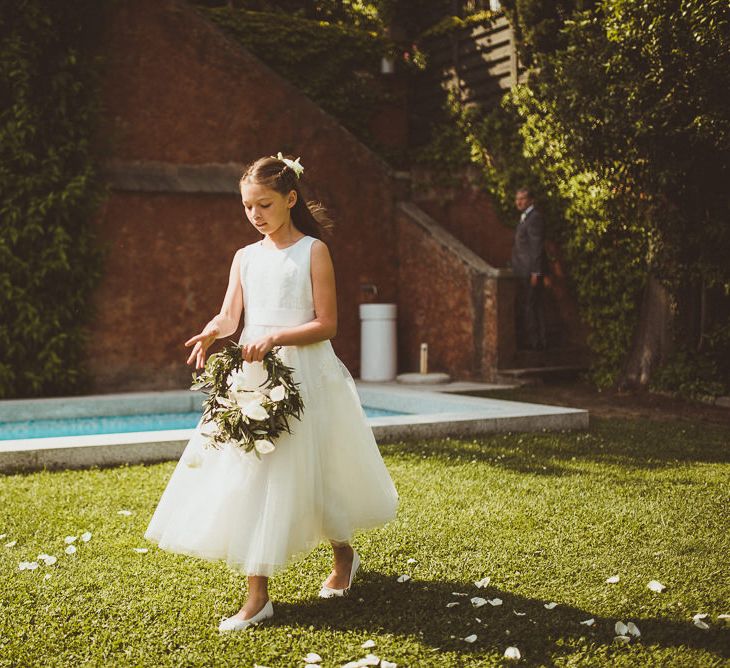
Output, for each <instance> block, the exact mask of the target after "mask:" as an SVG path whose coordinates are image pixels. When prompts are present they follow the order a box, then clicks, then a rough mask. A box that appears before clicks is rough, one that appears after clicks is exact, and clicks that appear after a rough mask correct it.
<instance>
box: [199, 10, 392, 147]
mask: <svg viewBox="0 0 730 668" xmlns="http://www.w3.org/2000/svg"><path fill="white" fill-rule="evenodd" d="M201 11H202V12H203V13H204V14H205V15H206V16H207V17H209V18H210V19H212V20H213V21H214V22H215V23H217V24H219V25H220V26H221V27H222V28H224V29H225V30H226V31H227V32H228V33H230V34H231V36H232V37H233V38H234V39H236V40H237V41H238V42H240V43H241V44H242V45H243V46H245V47H246V48H247V49H249V50H250V51H251V52H252V53H254V54H255V55H256V56H257V57H258V58H260V59H261V60H262V61H264V62H265V63H267V64H268V65H269V66H270V67H272V68H273V69H274V70H276V71H277V72H278V73H279V74H281V75H282V76H283V77H285V78H286V79H288V80H289V81H291V82H292V83H293V84H294V85H295V86H296V87H297V88H299V89H300V90H302V91H303V92H304V93H305V94H306V95H307V96H309V97H310V98H311V99H312V100H313V101H314V102H316V103H317V104H318V105H319V106H320V107H322V109H324V110H325V111H327V112H329V113H330V114H332V115H333V116H335V117H336V118H337V119H339V121H340V122H341V123H342V124H343V125H345V127H347V128H348V129H349V130H351V131H352V132H353V133H354V134H356V135H357V136H358V137H359V138H360V139H362V140H363V141H365V142H366V143H372V140H371V138H370V135H369V131H368V121H369V119H370V118H371V116H372V114H373V112H374V111H375V110H376V109H377V107H378V106H379V105H380V104H382V103H384V102H385V101H386V100H387V94H386V92H385V91H384V90H383V89H382V88H381V86H380V85H379V82H378V76H379V71H380V60H381V58H382V57H383V55H386V54H389V53H390V52H391V51H392V48H393V47H392V44H391V43H390V42H389V41H388V40H387V39H386V38H384V37H382V36H381V35H379V34H377V33H374V32H367V31H365V30H360V29H357V28H353V27H351V26H348V25H341V24H335V23H328V22H326V21H313V20H310V19H302V18H298V17H287V18H286V20H282V15H281V14H278V13H267V12H253V11H248V10H234V9H230V8H227V7H219V8H212V9H206V8H201ZM334 54H336V57H334Z"/></svg>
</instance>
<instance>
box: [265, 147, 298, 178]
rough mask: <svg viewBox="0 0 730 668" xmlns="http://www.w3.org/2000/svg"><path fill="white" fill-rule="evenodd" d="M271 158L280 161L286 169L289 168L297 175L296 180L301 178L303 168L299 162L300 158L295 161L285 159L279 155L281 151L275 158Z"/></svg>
mask: <svg viewBox="0 0 730 668" xmlns="http://www.w3.org/2000/svg"><path fill="white" fill-rule="evenodd" d="M271 157H272V158H273V157H276V158H277V159H278V160H281V161H282V162H283V163H284V164H285V165H286V166H287V167H289V168H290V169H291V170H292V171H293V172H294V173H295V174H296V175H297V178H299V177H301V175H302V174H304V167H303V166H302V164H301V163H300V162H299V161H300V160H301V157H299V158H297V159H296V160H289V158H285V157H284V156H283V155H282V154H281V151H279V152H278V153H277V154H276V156H273V155H272V156H271Z"/></svg>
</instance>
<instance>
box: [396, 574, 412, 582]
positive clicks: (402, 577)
mask: <svg viewBox="0 0 730 668" xmlns="http://www.w3.org/2000/svg"><path fill="white" fill-rule="evenodd" d="M410 579H411V576H410V575H406V574H405V573H404V574H403V575H399V576H398V582H408V580H410Z"/></svg>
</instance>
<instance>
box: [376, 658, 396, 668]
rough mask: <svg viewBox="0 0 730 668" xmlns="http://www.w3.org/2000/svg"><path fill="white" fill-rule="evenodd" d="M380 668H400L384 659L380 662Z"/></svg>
mask: <svg viewBox="0 0 730 668" xmlns="http://www.w3.org/2000/svg"><path fill="white" fill-rule="evenodd" d="M380 668H398V664H397V663H393V662H392V661H386V660H385V659H382V660H381V661H380Z"/></svg>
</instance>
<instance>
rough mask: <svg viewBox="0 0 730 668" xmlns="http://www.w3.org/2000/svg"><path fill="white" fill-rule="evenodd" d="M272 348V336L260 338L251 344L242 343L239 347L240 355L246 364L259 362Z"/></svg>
mask: <svg viewBox="0 0 730 668" xmlns="http://www.w3.org/2000/svg"><path fill="white" fill-rule="evenodd" d="M273 347H274V337H273V336H262V337H261V338H260V339H257V340H256V341H252V342H251V343H244V344H243V345H242V346H241V355H242V356H243V359H244V360H246V361H247V362H260V361H261V360H263V359H264V355H266V353H268V352H269V350H271V349H272V348H273Z"/></svg>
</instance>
